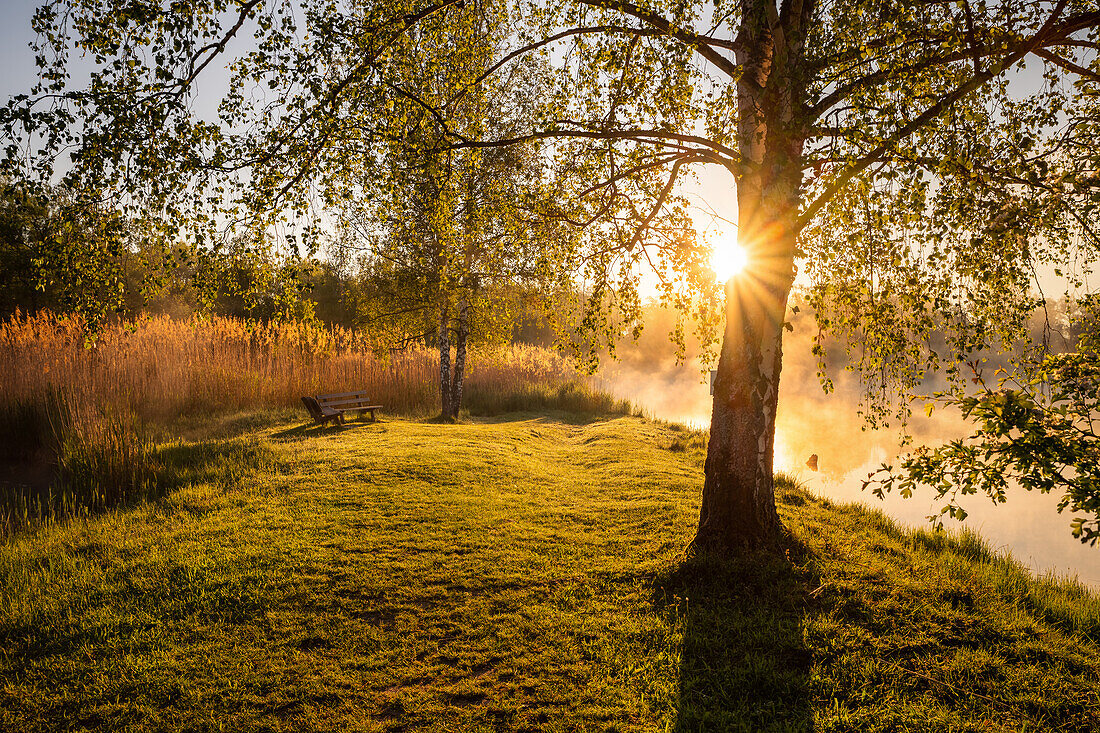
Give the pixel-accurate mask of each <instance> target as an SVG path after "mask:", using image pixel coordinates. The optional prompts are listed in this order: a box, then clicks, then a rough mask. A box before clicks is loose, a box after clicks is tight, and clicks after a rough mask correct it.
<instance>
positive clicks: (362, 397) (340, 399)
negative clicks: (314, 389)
mask: <svg viewBox="0 0 1100 733" xmlns="http://www.w3.org/2000/svg"><path fill="white" fill-rule="evenodd" d="M370 403H371V401H370V397H369V396H368V394H367V393H366V392H362V391H360V392H340V393H336V394H322V395H317V404H318V405H319V406H320V407H331V408H341V409H348V408H354V407H356V406H358V405H369V404H370Z"/></svg>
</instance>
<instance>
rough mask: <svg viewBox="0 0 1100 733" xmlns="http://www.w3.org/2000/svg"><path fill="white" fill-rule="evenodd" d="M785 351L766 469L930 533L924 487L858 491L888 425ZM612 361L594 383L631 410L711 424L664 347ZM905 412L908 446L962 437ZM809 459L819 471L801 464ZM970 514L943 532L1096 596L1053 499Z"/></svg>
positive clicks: (892, 440) (703, 390)
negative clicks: (977, 541) (960, 534)
mask: <svg viewBox="0 0 1100 733" xmlns="http://www.w3.org/2000/svg"><path fill="white" fill-rule="evenodd" d="M792 346H793V348H791V347H788V348H787V349H786V354H785V357H784V368H783V378H782V382H781V386H780V392H779V414H778V416H777V418H776V439H775V467H776V469H777V470H782V471H787V472H790V473H792V474H794V475H796V476H797V477H798V478H799V479H800V480H801V481H802V482H803V483H804V484H805V485H806V486H807V487H808V488H809V489H810V490H811V491H813V492H815V493H817V494H819V495H821V496H825V497H828V498H829V499H832V500H834V501H841V502H847V501H854V502H860V503H863V504H866V505H867V506H870V507H875V508H878V509H881V510H882V511H884V512H886V513H887V514H888V515H890V516H891V517H893V518H895V519H897V520H898V521H900V522H902V523H904V524H906V525H908V526H913V527H929V526H930V525H929V522H928V520H927V519H926V517H928V516H929V515H931V514H938V513H939V508H940V507H941V506H943V501H940V502H936V501H935V500H934V496H933V494H932V492H931V491H930V490H927V489H926V490H923V491H918V492H917V493H916V494H915V495H914V496H913V497H912V498H910V499H905V498H902V497H901V496H899V495H896V494H887V495H886V498H885V500H880V499H878V498H877V497H875V496H874V495H872V494H871V493H870V492H869V491H863V490H862V484H863V481H864V479H866V478H867V475H868V473H870V472H871V471H873V470H876V469H877V468H878V467H879V466H880V465H881V464H882V463H883V462H884V461H888V460H890V459H892V458H893V457H894V456H896V455H897V454H898V452H899V450H900V448H899V446H900V432H899V430H898V429H896V428H891V429H882V430H869V429H865V424H864V422H863V420H862V418H861V417H859V416H858V414H857V412H858V409H859V387H858V382H857V381H856V379H855V377H854V376H852V375H847V374H844V373H840V374H838V375H835V380H836V386H837V389H836V391H835V392H833V393H831V394H825V393H824V392H823V391H822V390H821V387H820V384H819V382H818V378H817V374H816V362H815V361H814V360H813V359H812V357H810V355H809V350H808V347H807V348H801V349H800V348H798V347H799V346H804V345H801V344H798V343H795V344H793V345H792ZM620 353H621V354H622V358H621V360H620V361H617V362H613V363H610V364H608V365H606V366H605V368H604V369H603V370H602V372H601V375H602V376H601V380H600V381H601V382H602V385H603V386H604V387H605V388H607V389H609V390H610V391H612V392H614V393H615V394H616V395H618V396H621V397H624V398H627V399H629V400H631V401H632V402H634V404H636V405H639V406H641V407H643V408H645V410H646V411H647V412H648V413H649V414H650V415H652V416H653V417H657V418H661V419H664V420H670V421H675V422H681V423H685V424H687V425H690V426H692V427H695V428H704V429H705V428H706V427H708V426H709V424H710V410H711V397H710V395H709V389H708V385H707V382H706V379H705V375H704V373H703V372H702V371H701V368H700V366H699V364H698V362H696V361H694V360H691V361H689V363H687V364H681V365H677V364H676V360H675V357H674V356H673V355H672V353H671V348H670V347H669V345H668V342H667V341H664V340H663V339H653V338H650V339H646V340H644V341H643V342H641V343H639V344H637V345H634V347H633V348H627V349H625V350H623V351H622V352H620ZM917 412H919V414H914V415H913V416H912V417H911V418H910V420H909V424H908V427H907V430H908V432H909V434H910V435H911V436H913V443H914V445H920V444H922V443H923V444H938V443H942V442H944V441H947V440H950V439H952V438H957V437H961V436H963V435H966V434H968V432H969V431H968V425H967V423H966V422H964V421H963V420H962V418H961V417H960V416H958V415H952V414H949V413H941V412H934V413H933V415H932V416H931V417H926V416H925V414H924V413H923V411H920V410H918V411H917ZM815 454H816V455H817V456H818V470H817V471H813V470H811V469H810V468H809V467H808V466H807V464H806V462H807V460H808V459H809V457H810V456H811V455H815ZM960 503H961V505H962V506H963V508H964V509H966V511H967V512H968V514H969V516H968V517H967V519H966V520H965V521H964V522H958V521H956V520H953V519H950V518H947V519H945V520H944V525H945V526H946V527H949V528H950V527H960V526H966V527H969V528H970V529H972V530H974V531H976V532H978V533H979V534H980V535H982V536H983V537H984V538H985V539H986V541H987V542H988V544H989V545H990V546H992V547H993V548H995V549H1004V550H1008V551H1010V552H1011V553H1012V554H1013V555H1014V556H1015V557H1016V558H1017V559H1018V560H1019V561H1021V562H1022V563H1024V564H1025V565H1027V566H1028V567H1030V568H1031V569H1032V570H1033V571H1034V572H1035V573H1037V574H1040V575H1042V574H1045V573H1051V572H1053V573H1056V574H1058V575H1062V576H1065V575H1069V576H1076V577H1077V578H1078V579H1079V580H1081V581H1082V582H1084V583H1086V584H1088V585H1089V586H1091V587H1093V588H1097V589H1100V546H1097V547H1090V546H1088V545H1082V544H1081V543H1080V542H1079V541H1078V540H1077V539H1075V538H1074V537H1073V536H1072V535H1071V534H1070V521H1071V519H1072V516H1071V515H1070V513H1069V512H1068V510H1067V511H1066V512H1063V513H1061V514H1059V513H1058V511H1057V503H1058V497H1056V496H1053V495H1049V494H1047V495H1044V494H1038V493H1034V492H1027V491H1024V490H1022V489H1021V490H1017V491H1013V492H1010V493H1009V495H1008V501H1007V503H1004V504H994V503H993V502H992V501H991V500H990V499H989V498H988V497H985V496H968V497H963V499H962V500H961V501H960Z"/></svg>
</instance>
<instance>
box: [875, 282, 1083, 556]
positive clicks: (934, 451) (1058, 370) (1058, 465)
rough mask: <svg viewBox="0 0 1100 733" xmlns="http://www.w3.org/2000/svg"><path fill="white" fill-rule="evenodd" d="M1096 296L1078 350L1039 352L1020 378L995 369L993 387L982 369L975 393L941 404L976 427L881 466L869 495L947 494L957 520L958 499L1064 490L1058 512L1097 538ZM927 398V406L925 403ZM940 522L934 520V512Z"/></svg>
mask: <svg viewBox="0 0 1100 733" xmlns="http://www.w3.org/2000/svg"><path fill="white" fill-rule="evenodd" d="M1098 316H1100V301H1098V299H1097V298H1095V297H1092V298H1087V299H1085V300H1084V301H1083V302H1082V303H1081V314H1080V315H1079V318H1080V319H1081V321H1082V322H1083V325H1082V327H1081V328H1082V332H1081V334H1080V336H1079V338H1078V340H1077V350H1076V351H1074V352H1069V353H1056V354H1046V355H1042V354H1040V355H1039V361H1038V362H1037V363H1035V364H1033V365H1032V367H1033V368H1032V369H1031V370H1029V374H1030V375H1031V377H1030V379H1026V380H1025V379H1019V378H1016V377H1014V376H1012V375H1010V374H1007V373H1004V370H1001V369H998V370H997V371H998V376H999V379H998V383H997V385H996V386H995V387H994V386H987V385H986V384H985V382H984V381H983V380H982V379H981V376H980V373H977V372H976V373H977V374H978V376H976V377H975V378H974V381H975V382H976V383H977V385H978V390H977V392H976V393H973V394H962V395H960V394H956V393H946V394H941V395H940V401H942V402H943V403H945V404H946V405H950V406H953V407H956V408H958V409H959V410H961V412H962V414H963V416H964V417H965V418H967V419H968V420H970V421H972V422H974V423H975V425H976V429H975V431H974V433H973V434H972V435H970V436H968V437H966V438H962V439H959V440H953V441H951V442H949V443H947V444H946V445H943V446H939V447H935V448H930V447H927V446H922V447H920V448H919V449H917V450H916V451H914V452H913V453H912V454H910V455H908V456H906V457H904V458H903V460H902V461H901V464H900V468H901V469H902V471H903V473H896V472H894V470H893V468H892V467H890V466H884V467H883V468H882V469H880V470H879V472H878V473H877V474H875V475H872V476H871V478H870V479H869V480H868V482H867V483H865V485H864V488H867V487H868V486H871V487H873V490H874V492H875V494H876V495H877V496H879V497H882V496H883V494H884V492H887V491H893V490H896V491H898V492H899V493H900V494H902V495H903V496H905V497H910V496H912V495H913V492H914V491H915V490H916V489H917V488H918V487H920V486H927V487H930V488H931V489H932V490H933V491H935V493H936V496H937V498H939V499H942V498H944V497H947V498H948V500H949V501H948V503H947V504H946V505H945V506H944V507H943V509H942V510H941V515H943V514H947V515H950V516H952V517H954V518H956V519H965V518H966V511H965V510H964V509H963V508H962V507H961V506H959V504H958V501H957V498H958V497H959V496H962V495H968V494H977V493H983V494H986V495H987V496H989V497H990V498H991V499H992V500H993V501H994V502H1004V501H1006V500H1007V499H1008V496H1009V494H1010V493H1011V492H1012V491H1013V490H1016V489H1015V486H1018V487H1019V488H1021V489H1026V490H1027V491H1039V492H1041V493H1044V494H1045V493H1050V492H1052V491H1054V492H1056V493H1059V494H1061V496H1060V498H1059V501H1058V511H1060V512H1061V511H1064V510H1066V509H1068V510H1069V511H1070V512H1071V514H1073V515H1075V516H1074V517H1073V519H1072V521H1071V525H1070V526H1071V529H1072V532H1073V536H1074V537H1078V538H1080V540H1081V541H1082V542H1087V543H1089V544H1092V545H1095V544H1096V542H1097V540H1098V539H1100V432H1098V431H1097V427H1096V421H1097V419H1098V416H1100V329H1098V328H1097V325H1098V324H1100V318H1098ZM932 404H933V403H929V409H931V407H932ZM930 519H932V520H933V521H937V517H931V518H930Z"/></svg>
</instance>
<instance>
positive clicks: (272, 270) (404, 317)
mask: <svg viewBox="0 0 1100 733" xmlns="http://www.w3.org/2000/svg"><path fill="white" fill-rule="evenodd" d="M69 204H70V202H69V201H68V200H67V197H66V196H65V194H64V192H62V191H57V190H53V191H50V192H45V193H43V192H31V191H29V190H28V189H26V188H25V187H22V186H18V185H14V184H11V183H8V182H4V183H0V282H3V283H4V284H5V287H4V288H3V289H0V319H6V318H8V317H10V316H12V315H13V314H15V313H16V312H17V311H18V312H23V313H37V312H42V311H49V312H51V313H54V314H75V315H79V316H81V317H82V318H83V319H84V320H85V321H86V322H88V323H96V322H103V321H107V320H110V321H117V320H119V319H123V320H125V319H128V318H132V317H134V316H137V315H141V314H149V315H169V316H173V317H177V318H184V317H188V316H190V315H191V314H195V313H203V314H207V315H218V316H227V317H236V318H244V319H250V320H258V321H270V320H311V321H318V322H320V323H322V324H327V325H333V326H341V327H345V328H362V329H367V330H371V331H375V332H379V333H383V332H384V333H385V334H386V335H387V336H388V337H389V339H390V341H392V342H393V343H392V345H394V346H426V345H430V344H431V343H432V342H433V340H434V339H435V338H436V333H437V330H438V314H436V313H434V312H433V311H432V310H431V309H430V308H427V307H423V306H424V303H423V302H421V303H420V304H419V305H420V306H421V307H420V308H412V309H410V308H408V307H406V306H407V303H404V302H398V300H397V299H395V298H394V292H393V284H392V283H387V282H385V279H386V277H387V276H386V274H385V272H384V268H382V267H379V263H378V261H377V260H376V259H374V258H372V257H371V256H370V253H369V252H367V253H363V252H358V253H357V252H354V251H351V250H349V249H347V248H340V247H338V246H336V245H334V244H332V243H329V246H325V245H324V244H322V246H321V247H319V251H316V252H309V253H304V254H303V253H288V252H285V251H281V250H282V249H285V248H278V247H276V246H275V245H274V244H273V243H272V242H271V241H267V240H264V241H257V240H255V239H244V238H236V239H230V240H229V241H228V242H226V243H224V244H221V245H220V246H217V247H211V246H198V245H194V244H183V243H180V242H178V241H172V240H171V239H170V238H167V237H165V236H163V235H161V234H160V233H158V232H150V231H137V230H135V227H134V225H133V224H132V223H129V222H127V221H126V220H125V219H124V218H123V217H121V216H120V215H118V214H117V213H115V212H113V211H110V210H107V209H101V210H89V209H88V208H87V207H86V206H83V207H80V208H77V207H75V206H70V205H69ZM495 290H496V292H494V293H492V294H491V296H490V297H489V298H487V300H488V301H489V302H490V303H493V302H495V303H496V304H497V308H499V310H500V311H502V313H500V314H498V316H503V317H495V318H489V319H488V320H489V321H491V322H492V325H494V326H497V327H498V328H496V329H493V330H499V326H500V325H501V324H504V325H505V326H506V328H505V329H504V331H505V332H504V333H492V334H489V333H478V332H477V331H476V329H475V333H474V336H475V338H477V337H478V336H481V337H482V338H485V337H490V336H491V338H492V340H494V341H497V342H504V343H507V342H511V343H526V344H534V345H542V346H548V345H550V344H551V343H552V342H553V341H554V333H553V330H552V328H551V327H550V326H549V324H548V323H547V320H546V318H545V316H544V314H543V313H542V312H541V311H540V309H539V308H538V307H536V306H535V301H536V297H535V295H534V294H533V293H530V292H524V290H523V288H521V287H519V286H496V288H495ZM487 325H488V324H487ZM483 330H487V329H483ZM380 340H381V339H380Z"/></svg>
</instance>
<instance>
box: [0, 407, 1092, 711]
mask: <svg viewBox="0 0 1100 733" xmlns="http://www.w3.org/2000/svg"><path fill="white" fill-rule="evenodd" d="M211 431H212V435H211V437H208V438H205V439H201V440H198V439H197V440H187V441H180V442H177V443H175V444H173V445H171V446H168V447H162V448H161V452H160V453H159V454H158V460H159V461H160V462H161V469H160V471H161V478H162V480H163V481H164V482H165V487H164V494H163V496H161V497H160V498H158V499H155V500H153V501H148V502H144V503H139V504H134V505H131V506H128V507H125V508H116V509H112V510H109V511H106V512H104V513H101V514H99V515H97V516H91V517H84V518H77V519H72V520H69V521H66V522H55V523H52V524H50V525H48V526H42V527H39V528H37V529H35V530H34V531H33V532H31V531H28V532H21V533H17V534H15V535H14V536H12V537H9V538H8V539H7V540H6V541H5V543H4V544H3V545H0V640H2V641H0V650H2V651H0V729H3V730H26V731H31V730H83V729H94V730H136V731H141V730H168V731H173V730H180V731H183V730H190V731H194V730H200V731H205V730H211V731H214V730H249V731H255V730H269V731H300V730H364V731H412V730H424V731H501V730H504V731H543V730H548V731H573V730H607V731H612V730H613V731H696V730H714V731H739V730H743V731H758V730H775V731H787V730H849V731H888V730H909V731H917V730H927V731H947V730H952V731H1020V730H1068V731H1084V730H1095V729H1097V727H1098V726H1100V600H1098V599H1097V598H1096V597H1095V596H1093V595H1090V594H1088V593H1086V592H1085V591H1084V590H1082V589H1081V588H1080V587H1079V586H1077V585H1076V584H1074V583H1071V582H1065V581H1057V580H1049V579H1046V580H1036V579H1033V578H1031V577H1029V575H1028V574H1027V572H1026V571H1024V570H1023V569H1021V568H1020V566H1018V565H1017V564H1015V563H1014V562H1013V561H1012V560H1011V559H1009V558H1006V557H1003V556H1000V555H997V554H996V553H993V552H991V551H990V550H989V549H987V548H986V547H984V546H983V545H982V543H981V542H980V541H979V540H977V539H976V538H975V537H974V536H972V535H943V534H931V533H929V532H926V531H907V530H902V529H899V528H898V527H897V526H895V525H894V524H893V523H892V522H891V521H890V520H888V519H887V518H885V517H884V516H883V515H882V514H879V513H876V512H869V511H866V510H864V509H862V508H858V507H855V506H836V505H833V504H830V503H829V502H828V501H825V500H823V499H820V498H817V497H815V496H813V495H810V494H808V493H806V492H804V491H802V490H800V489H799V488H798V487H797V486H795V485H794V484H793V483H792V482H790V481H789V480H786V479H782V480H781V481H780V486H781V490H780V492H779V503H780V512H781V515H782V517H783V521H784V524H785V525H786V527H787V528H788V530H789V536H788V537H787V540H786V544H787V547H786V556H785V557H778V556H771V557H767V556H760V557H755V556H750V557H744V558H739V559H737V560H735V561H716V560H708V559H705V558H703V559H699V558H696V559H692V560H687V559H685V558H684V557H683V555H682V552H683V548H684V546H685V544H686V543H687V541H688V540H689V539H690V537H691V534H692V530H693V528H694V522H695V520H696V517H697V510H698V503H697V502H698V492H699V486H700V484H701V480H702V478H701V463H702V458H703V445H704V436H703V435H702V434H700V433H694V432H691V431H689V430H687V429H685V428H682V427H680V426H677V425H667V424H662V423H658V422H653V421H647V420H645V419H643V418H639V417H631V416H625V417H612V418H609V419H591V418H579V417H577V416H575V415H572V414H570V413H553V412H551V413H544V414H530V413H527V414H522V413H521V414H509V415H504V416H499V417H495V418H479V419H472V420H468V421H466V422H464V423H462V424H458V425H440V424H435V423H430V422H426V421H423V420H411V419H395V418H389V417H387V418H386V419H384V420H382V421H381V422H379V423H375V424H371V423H350V424H349V425H348V427H346V428H335V427H326V428H318V427H314V426H311V425H307V424H305V423H304V421H303V420H302V416H300V415H292V414H289V413H285V412H284V413H280V412H272V413H253V414H244V415H236V416H229V417H226V418H224V419H221V420H217V421H213V423H212V427H211Z"/></svg>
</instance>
